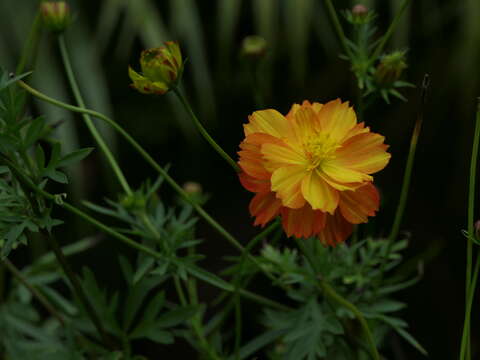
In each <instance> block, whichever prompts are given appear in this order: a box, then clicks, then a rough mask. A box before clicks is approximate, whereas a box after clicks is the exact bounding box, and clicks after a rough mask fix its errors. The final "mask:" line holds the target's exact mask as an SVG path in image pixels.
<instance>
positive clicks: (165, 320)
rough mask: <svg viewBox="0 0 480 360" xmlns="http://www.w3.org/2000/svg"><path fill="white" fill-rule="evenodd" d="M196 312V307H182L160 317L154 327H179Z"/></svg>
mask: <svg viewBox="0 0 480 360" xmlns="http://www.w3.org/2000/svg"><path fill="white" fill-rule="evenodd" d="M197 311H198V306H193V305H190V306H182V307H178V308H176V309H174V310H172V311H170V312H168V313H166V314H164V315H162V316H160V318H159V319H157V320H156V321H155V325H156V326H159V327H161V328H170V327H173V326H177V325H180V324H182V323H184V322H185V321H187V320H188V319H190V318H191V317H192V316H193V315H195V313H196V312H197Z"/></svg>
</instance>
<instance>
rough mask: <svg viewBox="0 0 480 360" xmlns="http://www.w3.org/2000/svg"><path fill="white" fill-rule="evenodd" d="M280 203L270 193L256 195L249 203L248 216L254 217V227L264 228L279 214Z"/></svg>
mask: <svg viewBox="0 0 480 360" xmlns="http://www.w3.org/2000/svg"><path fill="white" fill-rule="evenodd" d="M281 207H282V202H281V201H280V200H279V199H277V198H276V197H275V194H274V193H273V192H271V191H269V192H263V193H258V194H256V195H255V196H254V197H253V199H252V201H250V206H249V210H250V214H251V215H252V216H255V223H254V225H261V226H265V224H266V223H268V222H269V221H270V220H272V219H273V218H274V217H275V216H277V215H278V214H279V213H280V208H281Z"/></svg>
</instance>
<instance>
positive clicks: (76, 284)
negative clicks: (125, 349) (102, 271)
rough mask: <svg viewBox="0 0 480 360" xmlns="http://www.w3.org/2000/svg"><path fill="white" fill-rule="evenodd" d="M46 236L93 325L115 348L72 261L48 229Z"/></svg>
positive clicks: (105, 342) (107, 344)
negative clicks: (72, 265)
mask: <svg viewBox="0 0 480 360" xmlns="http://www.w3.org/2000/svg"><path fill="white" fill-rule="evenodd" d="M42 233H43V235H44V236H45V238H46V239H47V241H48V243H49V245H50V247H51V248H52V250H53V252H54V254H55V257H56V258H57V260H58V262H59V264H60V266H61V267H62V269H63V271H64V272H65V275H66V276H67V277H68V279H69V280H70V283H71V285H72V286H73V289H74V291H75V294H76V295H77V297H78V298H79V300H80V302H81V303H82V304H83V305H84V307H85V311H86V313H87V315H88V316H89V317H90V319H91V320H92V323H93V325H94V326H95V328H96V329H97V331H98V333H99V334H100V337H101V338H102V341H103V343H104V344H105V345H106V346H107V347H109V348H114V346H113V344H112V343H111V341H110V339H109V337H108V336H107V333H106V332H105V329H104V327H103V325H102V322H101V320H100V317H99V316H98V314H97V312H96V310H95V309H94V308H93V306H92V304H91V303H90V301H89V300H88V298H87V295H86V294H85V292H84V290H83V288H82V284H81V283H80V280H78V277H77V275H76V274H75V272H74V271H73V269H72V267H71V266H70V263H69V262H68V260H67V258H66V256H65V254H64V253H63V251H62V248H61V247H60V245H59V244H58V242H57V240H56V239H55V237H54V236H53V234H50V233H48V232H47V231H43V232H42Z"/></svg>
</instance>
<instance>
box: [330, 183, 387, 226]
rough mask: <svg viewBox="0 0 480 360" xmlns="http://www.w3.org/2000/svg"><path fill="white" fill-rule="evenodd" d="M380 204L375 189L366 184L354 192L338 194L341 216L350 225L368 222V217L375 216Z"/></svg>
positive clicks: (371, 185) (370, 184)
mask: <svg viewBox="0 0 480 360" xmlns="http://www.w3.org/2000/svg"><path fill="white" fill-rule="evenodd" d="M379 202H380V195H379V194H378V190H377V188H376V187H375V186H374V185H373V184H372V183H368V184H367V185H365V186H362V187H360V188H358V189H357V190H355V191H344V192H342V193H341V194H340V203H339V208H340V211H341V213H342V215H343V216H344V217H345V219H346V220H347V221H349V222H350V223H352V224H360V223H365V222H367V221H368V217H369V216H375V212H376V211H377V210H378V204H379Z"/></svg>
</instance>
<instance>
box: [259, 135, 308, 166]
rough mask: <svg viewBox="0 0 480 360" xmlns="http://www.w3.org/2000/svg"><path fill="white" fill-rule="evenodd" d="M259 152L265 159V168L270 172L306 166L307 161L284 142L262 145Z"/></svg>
mask: <svg viewBox="0 0 480 360" xmlns="http://www.w3.org/2000/svg"><path fill="white" fill-rule="evenodd" d="M261 151H262V155H263V158H264V159H265V167H266V168H267V169H268V170H269V171H271V172H273V171H275V170H276V169H278V168H280V167H284V166H289V165H301V166H303V167H306V166H307V160H306V159H305V158H304V157H303V155H302V154H300V153H299V152H297V151H295V150H293V148H292V147H290V146H289V145H287V144H285V143H284V142H282V143H281V144H279V143H276V144H264V145H262V149H261Z"/></svg>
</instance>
